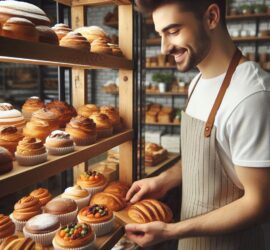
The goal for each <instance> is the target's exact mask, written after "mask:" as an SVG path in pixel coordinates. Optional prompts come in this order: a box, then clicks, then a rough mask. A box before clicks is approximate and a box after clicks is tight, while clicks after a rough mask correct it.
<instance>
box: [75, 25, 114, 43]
mask: <svg viewBox="0 0 270 250" xmlns="http://www.w3.org/2000/svg"><path fill="white" fill-rule="evenodd" d="M75 32H78V33H80V34H82V35H83V36H84V37H85V38H86V39H87V40H88V42H89V43H90V44H91V43H92V42H93V41H94V40H95V39H98V38H102V39H105V40H106V41H107V43H108V42H109V41H110V38H109V37H108V35H107V34H106V32H105V31H104V30H103V29H102V28H100V27H98V26H89V27H81V28H78V29H76V30H75Z"/></svg>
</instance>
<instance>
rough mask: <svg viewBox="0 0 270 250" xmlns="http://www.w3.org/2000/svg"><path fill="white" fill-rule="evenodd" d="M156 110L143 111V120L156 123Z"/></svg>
mask: <svg viewBox="0 0 270 250" xmlns="http://www.w3.org/2000/svg"><path fill="white" fill-rule="evenodd" d="M157 115H158V112H157V111H151V110H150V111H147V112H146V113H145V122H146V123H156V122H157Z"/></svg>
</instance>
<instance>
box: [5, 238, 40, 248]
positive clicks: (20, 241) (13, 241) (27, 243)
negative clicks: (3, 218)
mask: <svg viewBox="0 0 270 250" xmlns="http://www.w3.org/2000/svg"><path fill="white" fill-rule="evenodd" d="M35 245H36V244H35V242H34V241H33V240H31V239H30V238H19V236H17V235H12V236H10V237H8V238H6V239H5V240H4V241H3V242H2V244H1V245H0V249H1V250H35Z"/></svg>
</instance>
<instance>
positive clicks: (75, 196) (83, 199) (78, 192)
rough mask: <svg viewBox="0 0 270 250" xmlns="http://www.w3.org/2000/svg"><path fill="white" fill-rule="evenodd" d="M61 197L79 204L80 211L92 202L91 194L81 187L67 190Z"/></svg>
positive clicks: (77, 186)
mask: <svg viewBox="0 0 270 250" xmlns="http://www.w3.org/2000/svg"><path fill="white" fill-rule="evenodd" d="M61 197H62V198H68V199H71V200H74V201H75V202H76V203H77V206H78V209H81V208H83V207H85V206H87V205H88V204H89V200H90V194H89V192H88V191H87V190H86V189H84V188H81V186H79V185H74V186H73V187H69V188H66V189H65V191H64V193H63V194H62V195H61Z"/></svg>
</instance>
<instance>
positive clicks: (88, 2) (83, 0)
mask: <svg viewBox="0 0 270 250" xmlns="http://www.w3.org/2000/svg"><path fill="white" fill-rule="evenodd" d="M55 2H58V3H61V4H64V5H67V6H99V5H108V4H116V5H127V4H131V1H129V0H55Z"/></svg>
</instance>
